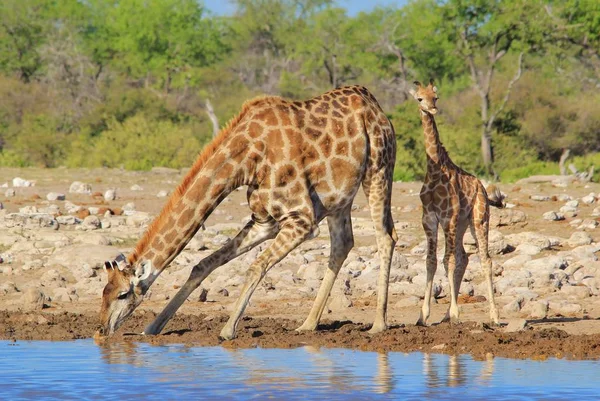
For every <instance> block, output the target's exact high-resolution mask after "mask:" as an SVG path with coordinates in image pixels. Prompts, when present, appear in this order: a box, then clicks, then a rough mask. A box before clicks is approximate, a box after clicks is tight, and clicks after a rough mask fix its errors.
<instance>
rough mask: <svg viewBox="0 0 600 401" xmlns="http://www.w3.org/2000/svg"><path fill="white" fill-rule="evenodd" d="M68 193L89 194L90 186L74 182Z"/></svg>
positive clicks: (90, 191)
mask: <svg viewBox="0 0 600 401" xmlns="http://www.w3.org/2000/svg"><path fill="white" fill-rule="evenodd" d="M69 192H71V193H76V194H91V193H92V186H91V185H90V184H86V183H83V182H80V181H74V182H73V183H71V186H70V187H69Z"/></svg>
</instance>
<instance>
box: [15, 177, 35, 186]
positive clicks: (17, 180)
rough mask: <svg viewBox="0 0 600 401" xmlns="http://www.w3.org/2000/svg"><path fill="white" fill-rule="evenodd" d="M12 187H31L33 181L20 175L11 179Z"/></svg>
mask: <svg viewBox="0 0 600 401" xmlns="http://www.w3.org/2000/svg"><path fill="white" fill-rule="evenodd" d="M12 184H13V187H32V186H33V183H32V182H31V181H28V180H25V179H23V178H21V177H15V178H13V180H12Z"/></svg>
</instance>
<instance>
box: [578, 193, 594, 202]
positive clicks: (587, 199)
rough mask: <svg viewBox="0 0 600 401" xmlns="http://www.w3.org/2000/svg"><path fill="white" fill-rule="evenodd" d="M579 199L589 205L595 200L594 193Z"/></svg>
mask: <svg viewBox="0 0 600 401" xmlns="http://www.w3.org/2000/svg"><path fill="white" fill-rule="evenodd" d="M581 201H582V202H583V203H587V204H588V205H590V204H592V203H594V202H595V201H596V194H595V193H593V192H592V193H591V194H589V195H587V196H584V197H583V198H581Z"/></svg>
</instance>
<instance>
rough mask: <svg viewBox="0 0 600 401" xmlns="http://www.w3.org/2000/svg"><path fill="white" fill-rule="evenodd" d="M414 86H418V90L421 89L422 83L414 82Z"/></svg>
mask: <svg viewBox="0 0 600 401" xmlns="http://www.w3.org/2000/svg"><path fill="white" fill-rule="evenodd" d="M413 84H415V86H416V87H417V88H420V87H421V83H420V82H419V81H415V82H413Z"/></svg>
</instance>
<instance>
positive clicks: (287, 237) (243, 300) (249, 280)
mask: <svg viewBox="0 0 600 401" xmlns="http://www.w3.org/2000/svg"><path fill="white" fill-rule="evenodd" d="M280 227H281V228H280V231H279V233H278V234H277V236H276V237H275V239H274V240H273V242H272V243H271V244H270V245H269V247H268V248H267V249H265V250H264V251H263V252H262V253H261V254H260V255H259V256H258V258H256V260H255V261H254V263H252V265H251V266H250V268H249V269H248V273H247V276H246V282H245V284H244V287H243V288H242V291H241V294H240V296H239V298H238V299H237V301H236V303H235V306H234V309H233V312H232V313H231V316H230V317H229V320H228V321H227V323H226V324H225V326H224V327H223V329H222V330H221V334H220V335H219V337H220V338H222V339H224V340H231V339H233V338H235V331H236V329H237V325H238V323H239V320H240V318H241V316H242V314H243V313H244V310H245V309H246V306H247V305H248V301H249V300H250V297H251V296H252V293H253V292H254V290H255V289H256V287H257V286H258V284H259V283H260V280H262V278H263V277H264V276H265V274H267V272H268V271H269V270H270V269H271V268H272V267H273V266H274V265H275V264H276V263H277V262H279V261H280V260H281V259H283V258H284V257H285V256H286V255H287V254H288V253H289V252H290V251H292V250H293V249H294V248H296V247H297V246H298V245H300V244H301V243H302V242H304V240H306V239H308V238H310V237H311V236H312V235H313V233H314V232H315V231H316V230H317V228H318V227H317V226H316V224H315V223H314V221H313V219H312V217H310V216H306V215H304V214H302V213H299V212H297V213H290V217H287V218H285V219H283V221H282V222H281V223H280Z"/></svg>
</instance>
